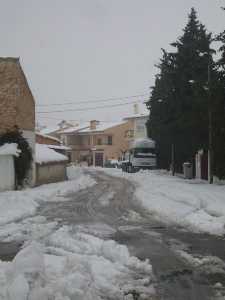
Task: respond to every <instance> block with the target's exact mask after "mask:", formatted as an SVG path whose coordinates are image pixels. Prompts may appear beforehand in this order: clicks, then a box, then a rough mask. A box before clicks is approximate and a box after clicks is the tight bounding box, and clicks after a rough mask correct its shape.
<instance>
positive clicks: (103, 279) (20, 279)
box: [0, 226, 155, 300]
mask: <svg viewBox="0 0 225 300" xmlns="http://www.w3.org/2000/svg"><path fill="white" fill-rule="evenodd" d="M48 245H49V246H48V247H47V248H45V247H44V246H41V245H40V244H38V243H36V242H32V243H30V244H29V245H27V246H26V247H25V248H24V249H22V250H21V251H20V252H19V253H18V254H17V256H16V257H15V258H14V260H13V261H12V262H11V263H5V262H1V261H0V299H1V300H14V299H17V300H27V299H29V300H39V299H42V300H48V299H54V300H60V299H61V300H70V299H71V300H72V299H79V300H101V299H106V298H107V299H111V300H114V299H118V300H120V299H121V300H122V299H132V298H131V297H130V296H125V294H127V295H129V292H130V291H131V290H134V289H135V290H136V291H137V292H138V293H140V295H142V298H141V299H149V296H150V295H153V294H154V292H155V291H154V287H153V275H152V268H151V265H150V264H149V262H148V261H145V262H141V261H139V260H138V259H137V258H135V257H132V256H130V254H129V252H128V250H127V248H126V247H125V246H122V245H119V244H117V243H116V242H114V241H110V240H109V241H104V240H102V239H99V238H96V237H94V236H91V235H87V234H84V233H82V232H76V230H74V228H71V227H66V226H65V227H62V228H60V229H59V230H58V231H56V232H55V233H54V234H53V235H52V236H51V237H50V239H49V241H48Z"/></svg>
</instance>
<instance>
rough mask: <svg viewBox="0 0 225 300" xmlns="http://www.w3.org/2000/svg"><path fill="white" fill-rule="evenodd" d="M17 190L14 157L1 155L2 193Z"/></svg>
mask: <svg viewBox="0 0 225 300" xmlns="http://www.w3.org/2000/svg"><path fill="white" fill-rule="evenodd" d="M14 189H15V168H14V159H13V156H12V155H0V192H2V191H7V190H14Z"/></svg>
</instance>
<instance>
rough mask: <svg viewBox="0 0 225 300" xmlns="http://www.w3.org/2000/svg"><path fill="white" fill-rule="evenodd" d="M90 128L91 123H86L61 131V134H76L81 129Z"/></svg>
mask: <svg viewBox="0 0 225 300" xmlns="http://www.w3.org/2000/svg"><path fill="white" fill-rule="evenodd" d="M89 126H90V123H89V122H86V123H82V124H80V125H77V126H73V127H69V128H66V129H62V130H61V131H60V133H65V134H69V133H74V132H77V131H79V130H81V129H86V128H88V127H89Z"/></svg>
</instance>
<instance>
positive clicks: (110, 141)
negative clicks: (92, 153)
mask: <svg viewBox="0 0 225 300" xmlns="http://www.w3.org/2000/svg"><path fill="white" fill-rule="evenodd" d="M107 144H108V145H112V136H111V135H109V136H108V143H107Z"/></svg>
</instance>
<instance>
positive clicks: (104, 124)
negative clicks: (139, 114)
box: [79, 121, 126, 133]
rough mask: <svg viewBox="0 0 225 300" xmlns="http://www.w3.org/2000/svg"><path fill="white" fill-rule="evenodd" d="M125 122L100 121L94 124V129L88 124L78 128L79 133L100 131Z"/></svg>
mask: <svg viewBox="0 0 225 300" xmlns="http://www.w3.org/2000/svg"><path fill="white" fill-rule="evenodd" d="M123 124H126V121H119V122H100V123H99V124H97V125H96V129H91V128H90V126H89V127H88V128H84V129H81V130H79V133H89V132H102V131H104V130H107V129H110V128H112V127H116V126H119V125H123Z"/></svg>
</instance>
